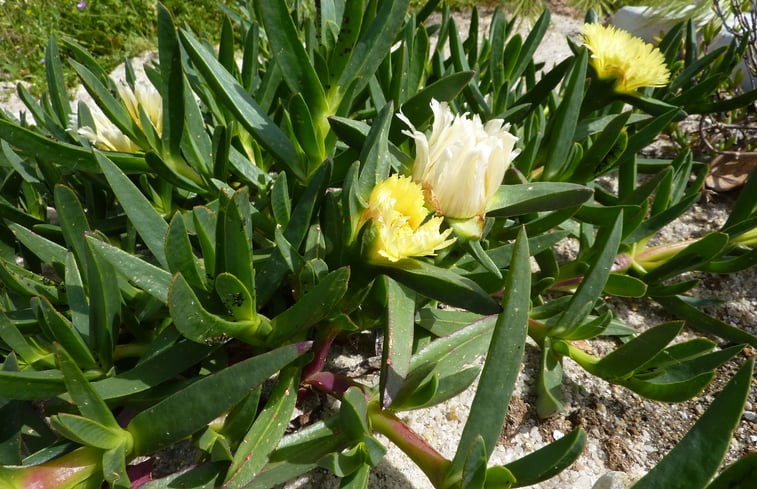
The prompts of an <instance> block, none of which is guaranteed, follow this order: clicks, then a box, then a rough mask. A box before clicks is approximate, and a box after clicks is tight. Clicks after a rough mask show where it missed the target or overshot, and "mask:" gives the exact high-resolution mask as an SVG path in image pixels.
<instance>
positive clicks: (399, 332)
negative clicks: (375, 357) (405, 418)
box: [380, 275, 415, 408]
mask: <svg viewBox="0 0 757 489" xmlns="http://www.w3.org/2000/svg"><path fill="white" fill-rule="evenodd" d="M383 279H384V288H385V290H386V315H387V318H386V325H385V329H384V349H383V352H382V360H381V378H380V384H381V386H380V393H381V405H382V407H384V408H387V407H389V406H390V405H391V404H392V400H393V399H394V396H396V395H397V392H399V389H400V387H402V383H403V382H404V381H405V377H406V376H407V374H408V371H409V370H410V357H411V355H412V353H413V330H414V327H415V324H414V320H413V319H414V316H415V294H414V293H413V291H412V290H409V289H407V288H405V287H403V286H402V285H400V284H398V283H397V282H395V281H394V280H392V279H391V278H389V277H387V276H385V275H384V276H383Z"/></svg>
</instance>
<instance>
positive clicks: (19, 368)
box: [0, 0, 757, 489]
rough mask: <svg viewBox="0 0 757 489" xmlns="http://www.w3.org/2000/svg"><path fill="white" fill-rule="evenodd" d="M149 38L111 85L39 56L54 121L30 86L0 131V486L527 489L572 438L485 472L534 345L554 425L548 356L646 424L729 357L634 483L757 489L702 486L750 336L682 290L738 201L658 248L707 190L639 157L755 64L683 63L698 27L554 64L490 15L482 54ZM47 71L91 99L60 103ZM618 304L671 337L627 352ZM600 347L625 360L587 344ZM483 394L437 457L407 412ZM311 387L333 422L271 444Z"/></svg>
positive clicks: (328, 39)
mask: <svg viewBox="0 0 757 489" xmlns="http://www.w3.org/2000/svg"><path fill="white" fill-rule="evenodd" d="M437 9H438V10H439V11H440V12H441V15H440V17H439V20H438V21H435V22H430V21H429V20H428V19H429V15H430V14H431V13H432V12H434V11H435V10H437ZM155 13H156V19H157V22H156V25H157V39H158V58H159V59H158V63H156V64H155V65H153V66H148V67H147V69H146V74H147V79H146V80H141V79H137V77H136V76H135V72H134V70H133V68H132V67H131V66H130V65H129V64H127V69H126V73H127V76H126V79H125V81H123V82H115V81H114V80H112V79H111V78H110V77H109V76H108V72H107V71H106V70H105V69H103V67H102V66H101V65H100V64H99V63H98V62H97V60H96V59H95V58H94V57H93V56H92V54H91V53H90V52H89V51H88V50H87V49H85V48H84V47H83V46H82V44H81V43H78V42H76V41H75V40H73V39H70V38H61V39H58V38H56V37H52V38H51V39H50V40H49V42H48V43H47V46H46V50H45V56H44V57H45V75H46V82H47V89H46V91H45V94H44V96H42V97H41V98H35V97H33V96H32V95H31V94H30V93H28V91H26V90H25V89H24V88H23V87H20V88H19V92H20V95H21V97H22V99H23V100H24V103H25V104H26V106H27V109H28V112H27V114H26V115H25V116H24V117H22V118H21V119H20V120H19V119H16V118H15V117H14V116H12V115H9V114H4V115H2V116H0V140H1V141H0V176H1V177H2V178H0V180H1V182H2V184H1V185H0V216H1V217H2V224H1V225H0V278H1V279H2V288H1V289H0V354H1V355H2V365H1V367H0V410H1V414H2V419H3V420H4V422H3V424H2V426H0V430H2V432H1V434H2V436H0V462H1V465H2V466H0V483H1V485H2V486H3V487H9V488H14V489H15V488H26V487H39V488H56V489H60V488H68V487H71V488H74V487H86V488H95V487H101V486H102V485H103V484H104V483H105V484H107V485H108V486H109V487H114V488H131V487H143V488H161V487H227V488H236V487H252V488H255V487H260V488H264V487H273V486H275V485H276V484H279V483H282V482H285V481H287V480H291V479H292V478H295V477H297V476H298V475H300V474H302V473H305V472H307V471H309V470H311V469H313V468H316V467H322V468H325V469H327V470H329V471H331V472H332V473H334V474H335V475H336V476H338V477H340V478H341V480H342V481H341V486H342V487H345V488H353V487H354V488H360V487H366V486H367V482H368V476H369V473H370V470H371V468H372V467H374V466H375V465H376V464H377V463H378V462H379V461H380V460H381V458H382V456H383V454H384V453H385V451H386V448H385V447H384V445H383V444H382V443H381V442H380V441H379V440H378V439H377V437H376V435H377V434H382V435H384V436H386V438H388V439H389V441H390V442H391V443H394V444H396V445H397V446H398V447H399V448H400V449H401V450H402V451H404V452H405V453H406V454H407V456H408V457H409V458H410V459H412V460H413V461H414V462H415V463H416V464H417V465H418V466H419V467H420V468H421V470H422V471H423V472H424V473H425V474H426V476H427V477H428V479H429V481H430V482H431V483H432V484H433V485H434V486H435V487H439V488H453V487H454V488H458V487H459V488H466V489H467V488H484V487H488V488H495V487H497V488H500V487H502V488H507V487H522V486H528V485H531V484H534V483H537V482H539V481H542V480H545V479H548V478H550V477H553V476H554V475H556V474H557V473H559V472H560V471H561V470H563V469H564V468H566V467H567V466H569V465H570V464H571V463H572V462H573V461H575V460H576V459H577V458H578V457H579V456H580V454H581V451H582V448H583V446H584V444H585V439H586V434H585V433H584V431H583V430H582V429H581V428H580V427H579V428H576V429H575V430H574V431H572V432H570V433H568V434H567V435H565V436H564V437H562V438H560V439H558V440H556V441H554V442H553V443H551V444H549V445H547V446H545V447H542V448H540V449H538V450H536V451H535V452H533V453H531V454H529V455H527V456H525V457H523V458H520V459H518V460H513V461H510V462H508V463H507V464H505V465H496V464H492V465H490V464H489V457H490V456H491V453H492V452H493V449H494V446H495V444H496V442H497V440H498V438H499V436H500V432H501V429H502V425H503V422H504V420H505V415H506V412H507V407H508V403H509V400H510V396H511V394H512V390H513V386H514V384H515V381H516V379H517V377H518V375H519V372H520V366H521V359H522V356H523V351H524V348H525V342H526V338H527V337H530V338H531V339H532V340H533V341H534V342H535V344H536V345H538V347H539V349H540V351H541V366H540V369H539V374H538V380H537V385H538V398H537V405H536V409H537V411H538V413H539V415H540V416H542V417H548V416H550V415H551V414H553V413H555V412H556V411H558V410H560V409H562V407H563V401H562V392H561V386H562V377H563V371H562V365H563V363H564V362H567V361H572V362H576V363H577V364H578V365H580V366H581V367H582V368H583V369H584V370H586V371H587V372H589V373H590V374H592V375H595V376H597V377H599V378H601V379H604V380H606V381H607V382H610V383H612V384H616V385H619V386H621V387H623V388H625V389H629V390H631V391H633V392H635V393H637V394H639V395H641V396H643V397H646V398H648V399H651V400H654V401H659V402H667V403H674V402H679V401H683V400H687V399H690V398H692V397H695V396H697V395H698V394H699V393H700V392H701V391H702V389H704V388H705V387H706V386H707V385H708V384H709V383H710V381H711V380H712V379H713V376H714V375H715V371H716V369H717V368H718V367H719V366H720V365H722V364H723V363H725V362H729V361H735V362H737V363H738V364H739V365H740V367H739V368H738V369H737V372H736V373H735V375H734V376H733V377H732V378H731V379H730V381H729V382H728V383H727V384H726V386H725V387H724V388H723V389H722V391H721V392H720V394H719V395H718V396H717V398H716V399H715V401H713V403H712V404H711V406H710V408H709V409H707V410H706V411H705V412H704V413H703V414H702V416H701V417H700V418H699V420H698V421H697V422H696V423H695V424H694V425H693V427H692V428H691V430H690V431H689V433H688V434H687V435H686V436H685V437H684V438H683V439H682V440H681V441H680V443H679V444H678V445H677V446H676V447H675V448H674V449H673V450H671V451H670V452H669V453H668V454H667V455H666V456H665V457H664V458H663V459H662V460H661V461H660V462H659V464H658V465H657V466H656V467H654V468H653V469H652V470H650V472H649V473H648V474H647V475H646V476H644V477H643V478H642V479H640V480H639V481H638V482H636V483H635V484H634V486H633V487H634V488H635V489H646V488H662V487H664V488H687V489H695V488H703V489H704V488H707V489H718V488H723V487H748V486H749V484H751V483H752V482H754V477H755V475H754V474H755V472H756V471H755V464H756V463H757V456H755V454H747V455H745V456H744V457H743V458H741V459H739V460H738V461H736V462H734V463H732V464H731V465H729V466H728V467H727V468H724V467H721V463H722V461H723V457H724V455H725V453H726V451H727V449H728V445H729V443H730V440H731V435H732V433H733V430H734V429H735V427H736V426H737V424H738V423H739V420H740V417H741V413H742V411H743V409H744V405H745V402H746V399H747V396H748V394H749V392H750V388H751V385H752V383H753V363H754V362H753V359H749V358H746V357H747V356H745V355H743V353H742V350H743V349H744V347H745V346H749V347H751V348H754V347H755V346H757V338H755V336H753V335H752V334H750V333H749V332H747V331H745V330H742V329H739V328H737V327H735V326H733V325H730V324H727V323H725V322H723V321H720V320H718V319H716V318H713V317H710V316H708V315H706V314H705V313H704V312H703V311H702V306H705V305H706V304H708V302H707V301H703V300H701V299H700V298H698V297H696V296H694V295H692V292H691V291H692V290H693V288H694V286H695V285H696V280H692V279H691V278H690V277H689V275H687V274H688V272H691V271H704V272H710V273H736V272H739V271H741V270H744V269H746V268H749V267H752V266H754V264H755V262H757V251H756V250H755V245H757V227H755V223H756V222H757V197H756V196H755V195H756V190H757V178H756V177H754V176H753V175H752V176H751V177H750V178H749V179H748V180H747V182H746V183H745V185H744V187H743V190H742V191H741V192H740V194H739V196H738V198H737V199H736V200H735V203H734V206H733V209H732V211H731V214H730V216H729V218H728V219H727V220H726V222H725V223H724V224H723V225H722V226H721V227H720V228H719V229H717V230H715V231H712V232H709V233H707V234H705V235H703V236H696V237H694V236H692V237H690V238H689V239H685V240H683V241H681V242H673V243H660V244H655V245H652V244H650V240H651V239H652V237H653V236H655V235H656V234H657V232H658V231H659V230H661V229H663V228H665V227H666V226H667V225H669V224H670V223H671V222H672V221H674V220H675V219H676V218H677V217H679V216H680V215H681V214H683V213H684V212H685V211H686V210H687V209H689V208H690V207H691V206H692V205H693V203H694V202H696V201H697V200H698V199H700V197H701V193H702V189H703V185H704V181H705V178H706V175H707V165H705V164H703V163H701V162H699V161H697V160H696V159H695V158H694V156H693V153H692V151H691V149H690V148H689V147H685V146H684V147H681V148H680V151H677V152H676V154H674V155H672V156H671V157H670V158H644V157H641V156H640V152H641V150H642V149H643V148H645V147H647V146H648V145H649V144H650V143H652V142H653V141H654V140H655V139H656V138H657V136H658V135H659V134H660V133H661V132H663V131H666V130H669V128H670V127H671V125H672V124H675V123H676V122H677V121H680V120H682V119H683V118H684V117H685V116H686V115H687V114H725V113H729V112H731V111H734V110H744V109H745V108H748V107H750V104H754V101H755V99H757V91H751V92H744V93H740V92H738V91H734V90H733V89H729V91H728V93H727V94H726V95H724V92H723V87H724V86H728V87H730V86H731V80H730V78H731V72H732V71H733V68H734V67H735V66H736V65H737V63H738V62H739V60H740V59H741V58H742V56H743V54H744V52H745V51H746V49H747V43H746V42H743V41H742V42H734V43H732V44H731V45H728V46H723V47H722V48H718V49H713V50H710V51H707V52H703V51H700V50H699V41H698V39H697V33H696V29H695V26H694V24H693V22H688V23H682V24H679V25H677V26H675V27H673V28H672V29H671V30H670V31H669V32H668V33H666V34H665V35H664V36H663V37H662V39H661V40H660V42H659V44H658V45H657V46H652V45H649V44H646V43H644V42H643V41H642V40H641V39H637V38H634V37H633V36H630V35H629V34H627V33H624V32H622V31H618V30H615V29H612V28H606V27H602V26H600V25H598V24H597V18H596V16H593V15H591V14H589V15H588V16H587V22H586V25H585V26H584V28H583V30H582V35H581V39H580V41H579V42H575V43H574V42H572V41H570V42H571V48H572V50H573V55H572V56H571V57H569V58H568V59H566V60H564V61H563V62H561V63H559V64H557V65H556V66H554V67H548V68H545V67H544V66H541V65H537V64H535V63H534V61H533V54H534V51H535V49H536V47H537V46H538V45H539V43H540V42H541V41H542V39H543V37H544V35H545V33H546V30H547V28H548V26H549V12H548V11H545V12H544V13H542V15H541V16H540V17H539V18H538V20H537V21H536V22H535V24H534V26H533V28H532V29H531V30H530V32H529V33H528V34H527V35H525V36H521V35H519V34H516V33H515V31H514V25H515V22H516V21H517V18H515V17H512V16H508V15H506V14H505V13H504V12H503V11H497V12H495V13H494V15H493V18H492V22H491V28H490V30H489V32H488V34H487V35H484V36H481V35H480V34H479V29H478V14H477V11H476V10H474V11H473V17H472V22H471V26H470V29H469V30H468V31H467V32H461V31H460V30H459V29H458V28H457V26H456V23H455V19H454V17H453V16H451V15H450V10H449V8H448V7H447V6H442V5H439V2H437V1H431V2H429V3H428V4H425V5H423V6H422V7H421V8H419V9H416V10H410V9H409V1H408V0H404V1H392V2H389V1H379V0H368V1H351V0H345V1H342V0H334V1H323V0H322V1H321V2H318V3H314V2H307V1H294V2H287V1H285V0H276V1H266V2H251V3H246V2H239V3H237V4H236V5H235V6H234V8H229V9H227V10H226V13H227V14H228V17H227V19H226V20H225V21H224V22H223V24H222V28H221V29H220V32H219V43H218V45H217V46H216V47H214V45H213V44H212V43H210V42H207V41H205V40H203V39H202V38H201V37H200V36H199V35H198V34H197V33H196V32H193V30H192V29H191V28H190V27H187V26H182V27H177V23H176V21H175V20H174V18H173V17H172V15H171V13H170V10H169V9H168V8H167V7H166V6H164V5H162V4H158V5H157V7H156V9H155ZM235 31H236V34H235ZM62 52H65V53H68V54H67V55H66V56H62V55H61V53H62ZM237 54H241V59H240V58H239V57H238V56H237ZM629 56H632V57H633V61H629V59H628V57H629ZM64 64H65V65H68V66H70V68H71V69H72V70H73V71H74V72H75V73H76V75H77V77H78V78H79V80H80V81H81V83H82V84H83V85H84V86H85V88H86V89H87V91H88V92H89V93H90V94H91V95H92V97H93V100H94V102H95V103H94V104H89V105H87V104H83V103H80V104H78V105H77V106H74V107H72V106H71V104H70V102H69V98H68V91H67V85H66V83H65V80H64V74H63V73H64V71H63V66H64ZM607 176H612V177H614V178H615V181H616V182H617V186H615V187H608V186H604V185H601V184H599V183H598V180H599V179H600V178H601V177H607ZM463 189H464V192H463V191H461V190H463ZM565 240H569V241H572V242H574V243H576V245H577V254H576V256H575V257H573V258H571V259H570V260H568V261H567V262H566V261H564V260H558V255H557V251H556V245H558V243H561V242H564V241H565ZM607 297H627V298H636V299H639V300H646V301H650V302H656V303H659V304H662V305H663V306H665V308H666V309H667V310H669V311H671V312H672V313H673V314H675V315H676V316H678V317H679V318H680V321H672V322H668V323H664V324H659V325H648V328H646V329H644V330H643V331H637V330H636V329H634V328H632V327H630V326H629V325H627V324H625V323H623V322H622V321H621V320H620V319H619V318H618V317H616V316H615V315H614V314H613V312H612V309H611V307H609V305H608V303H607V302H606V301H605V299H606V298H607ZM684 327H686V328H690V329H693V330H696V331H699V332H702V333H706V334H707V335H708V336H709V338H711V339H708V338H704V337H699V338H689V339H683V338H681V337H680V336H679V335H680V333H681V331H682V329H683V328H684ZM364 332H369V333H370V334H374V335H380V336H381V337H382V338H383V346H382V359H381V364H380V367H379V370H380V376H379V377H380V380H379V381H378V382H377V383H376V384H375V385H366V384H365V383H363V382H361V381H360V379H355V378H351V377H349V376H346V375H344V374H343V373H340V372H337V371H334V370H332V369H331V367H330V364H329V362H328V361H327V360H328V354H329V351H330V349H331V347H332V345H333V343H334V342H335V341H337V340H338V339H340V338H344V337H349V336H351V335H357V334H362V333H364ZM598 337H605V338H609V339H611V340H612V341H614V344H615V345H616V347H615V349H614V350H613V351H612V352H610V353H608V354H606V355H604V356H602V357H596V356H593V355H591V354H589V353H587V352H586V351H585V350H584V349H582V348H581V344H582V342H584V341H588V340H591V339H593V338H598ZM476 359H480V362H477V361H476ZM476 380H478V384H477V390H476V395H475V399H474V401H473V403H472V405H471V406H470V415H469V416H468V418H467V421H466V423H465V428H464V430H463V433H462V435H461V438H460V441H459V446H458V449H457V451H456V453H455V454H454V456H453V457H451V458H449V459H447V458H445V457H443V456H442V455H441V454H439V453H438V452H437V451H436V449H435V448H434V447H433V446H431V445H430V444H429V443H428V442H427V441H426V440H424V439H423V438H422V437H421V436H420V435H418V434H416V433H414V432H413V431H412V430H410V428H409V427H408V426H407V425H405V424H404V423H403V422H402V421H401V420H400V418H399V417H398V416H397V413H399V412H401V411H403V410H410V409H421V408H423V407H427V406H431V405H434V404H437V403H440V402H443V401H445V400H447V399H450V398H452V397H454V396H455V395H456V394H458V393H460V392H461V391H462V390H464V389H466V388H467V387H468V386H470V385H471V384H472V383H473V382H475V381H476ZM316 391H317V392H320V393H324V394H325V395H327V396H329V397H331V398H334V399H336V400H338V401H339V408H338V409H337V410H336V412H334V413H333V415H329V416H327V417H325V418H324V419H319V420H313V422H312V423H310V424H307V425H306V426H296V427H295V426H290V425H289V420H290V419H291V417H292V413H293V411H294V409H295V407H296V406H297V404H298V402H299V401H301V400H302V399H303V398H305V397H307V396H311V395H312V393H313V392H316ZM185 439H191V440H192V441H193V443H194V444H196V446H197V447H199V449H200V450H201V453H202V454H203V455H202V456H201V458H200V459H199V460H198V461H197V464H196V465H194V466H193V467H191V468H190V469H189V470H188V471H185V472H182V473H177V474H171V475H169V476H167V477H163V478H160V479H157V480H151V479H152V477H151V473H152V464H153V458H152V455H153V454H155V453H156V451H158V450H160V449H162V448H164V447H168V446H171V445H172V444H174V443H176V442H179V441H181V440H185ZM135 460H138V461H139V463H132V462H133V461H135Z"/></svg>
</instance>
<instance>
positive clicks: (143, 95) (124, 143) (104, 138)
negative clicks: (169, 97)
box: [77, 82, 163, 153]
mask: <svg viewBox="0 0 757 489" xmlns="http://www.w3.org/2000/svg"><path fill="white" fill-rule="evenodd" d="M116 87H117V89H118V94H119V96H120V97H121V100H122V101H123V103H124V105H125V106H126V110H127V111H128V113H129V117H131V119H132V120H133V121H134V122H135V123H136V124H137V125H138V126H139V127H140V128H141V129H143V130H144V129H145V128H144V126H143V125H142V120H141V119H140V117H139V109H140V108H142V110H143V111H144V113H145V115H146V116H147V119H148V120H149V121H150V124H152V126H153V128H154V129H155V132H156V133H157V134H158V136H160V135H161V134H162V133H163V100H162V99H161V97H160V93H158V91H157V90H156V89H155V87H153V86H152V85H150V84H148V83H145V82H137V83H136V84H135V86H134V90H132V89H131V87H130V86H129V85H127V84H125V83H118V84H117V85H116ZM92 118H93V119H94V122H95V127H94V128H91V127H88V126H85V127H80V128H79V129H78V131H77V132H78V133H79V134H81V135H82V136H84V137H85V138H87V139H88V140H89V141H90V142H91V143H92V144H94V145H95V146H97V147H98V148H100V149H104V150H107V151H120V152H123V153H136V152H138V151H141V150H142V148H140V147H139V146H138V145H137V144H136V143H134V142H133V141H132V140H131V139H129V138H128V137H127V136H126V135H125V134H124V133H123V132H121V130H120V129H119V128H118V127H117V126H116V125H115V124H113V122H111V120H110V119H108V117H107V116H106V115H105V114H103V112H102V111H101V110H100V108H99V107H95V108H94V109H93V110H92Z"/></svg>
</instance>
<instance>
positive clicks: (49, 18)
mask: <svg viewBox="0 0 757 489" xmlns="http://www.w3.org/2000/svg"><path fill="white" fill-rule="evenodd" d="M163 3H164V5H166V7H168V9H169V10H170V11H171V12H172V13H173V15H174V18H175V21H176V23H177V25H184V24H186V25H189V26H190V27H191V28H192V29H193V30H194V31H195V32H197V33H199V34H200V35H202V36H204V37H208V38H209V39H211V40H217V36H218V34H217V33H218V32H219V31H220V29H219V28H218V26H219V25H220V22H221V19H222V15H223V14H222V12H221V10H220V9H219V8H218V6H217V4H218V3H224V4H225V3H228V2H226V1H222V2H218V1H216V0H194V1H192V2H186V1H181V0H163ZM155 5H156V4H155V2H154V1H153V0H90V1H85V0H79V1H77V0H6V1H4V2H3V3H2V4H0V50H2V56H0V80H5V81H25V82H28V83H29V84H30V85H31V90H32V92H33V93H36V94H39V93H41V91H42V88H43V87H44V85H45V84H44V76H45V46H46V44H47V40H48V38H49V37H50V36H51V35H54V36H57V37H69V38H72V39H75V40H76V41H77V42H79V43H80V44H82V45H83V46H84V47H86V48H87V49H88V50H89V51H90V52H91V53H92V54H93V55H94V56H95V57H96V58H97V59H98V61H99V62H100V63H101V65H102V66H103V67H104V68H105V69H106V70H111V69H113V68H115V67H116V66H117V65H118V64H120V63H122V62H123V61H124V59H126V58H130V57H133V56H137V55H139V54H141V53H143V52H144V51H146V50H149V49H155V48H156V46H157V38H156V21H155V18H156V16H155ZM73 81H74V75H73V73H72V72H69V73H67V82H69V83H73Z"/></svg>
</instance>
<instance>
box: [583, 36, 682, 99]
mask: <svg viewBox="0 0 757 489" xmlns="http://www.w3.org/2000/svg"><path fill="white" fill-rule="evenodd" d="M581 38H582V39H583V42H584V45H585V46H586V47H587V48H588V49H589V51H591V65H592V66H593V67H594V69H595V70H596V72H597V76H599V78H600V79H602V80H607V79H616V80H617V81H616V83H615V91H617V92H618V93H633V92H634V91H635V90H636V89H638V88H642V87H661V86H664V85H666V84H667V83H668V80H669V79H670V72H669V71H668V68H667V66H665V58H664V57H663V55H662V52H660V50H659V49H657V48H656V47H654V46H652V45H651V44H648V43H645V42H644V40H643V39H641V38H639V37H635V36H632V35H631V34H629V33H628V32H626V31H624V30H621V29H617V28H615V27H613V26H607V27H605V26H602V25H600V24H597V23H589V24H584V26H583V28H582V29H581Z"/></svg>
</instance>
